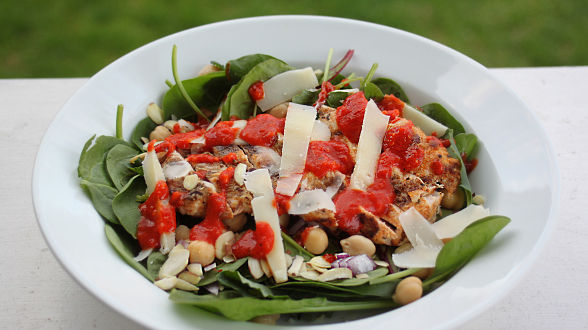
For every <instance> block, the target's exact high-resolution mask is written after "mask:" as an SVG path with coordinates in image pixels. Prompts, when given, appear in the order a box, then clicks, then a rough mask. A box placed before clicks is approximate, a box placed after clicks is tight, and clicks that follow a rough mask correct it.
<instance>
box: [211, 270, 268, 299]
mask: <svg viewBox="0 0 588 330" xmlns="http://www.w3.org/2000/svg"><path fill="white" fill-rule="evenodd" d="M218 282H219V283H220V284H222V285H224V286H225V287H230V288H233V290H235V291H237V292H239V293H240V294H241V295H242V296H244V297H257V298H268V297H273V296H274V293H273V292H272V290H271V289H270V288H269V287H267V286H265V285H263V284H261V283H257V282H254V281H252V280H250V279H247V278H245V277H243V276H242V275H241V274H239V272H237V271H230V270H224V271H223V272H221V273H219V274H218Z"/></svg>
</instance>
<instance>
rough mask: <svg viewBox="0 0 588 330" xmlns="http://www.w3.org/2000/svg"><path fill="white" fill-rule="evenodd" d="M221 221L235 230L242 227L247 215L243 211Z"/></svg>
mask: <svg viewBox="0 0 588 330" xmlns="http://www.w3.org/2000/svg"><path fill="white" fill-rule="evenodd" d="M223 223H224V224H225V225H226V226H227V228H228V229H229V230H231V231H234V232H237V231H240V230H241V229H243V226H245V224H246V223H247V215H245V213H239V214H237V215H235V216H234V217H232V218H231V219H223Z"/></svg>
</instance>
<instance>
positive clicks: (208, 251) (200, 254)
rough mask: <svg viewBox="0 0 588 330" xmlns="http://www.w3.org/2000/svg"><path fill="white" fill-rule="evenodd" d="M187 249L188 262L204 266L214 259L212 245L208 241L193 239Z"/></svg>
mask: <svg viewBox="0 0 588 330" xmlns="http://www.w3.org/2000/svg"><path fill="white" fill-rule="evenodd" d="M188 251H190V263H199V264H201V265H202V266H206V265H210V264H211V263H212V262H213V261H214V252H215V249H214V245H212V244H210V243H208V242H204V241H193V242H191V243H190V245H188Z"/></svg>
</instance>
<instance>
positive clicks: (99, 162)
mask: <svg viewBox="0 0 588 330" xmlns="http://www.w3.org/2000/svg"><path fill="white" fill-rule="evenodd" d="M93 140H94V138H93V137H92V138H90V140H88V142H86V145H85V147H86V146H87V148H85V149H84V150H83V151H82V154H81V156H80V162H79V164H78V176H79V177H80V178H82V179H84V180H87V181H90V182H92V183H99V184H103V185H107V186H111V185H112V181H111V180H110V176H109V175H108V173H107V171H106V166H105V162H104V160H105V158H106V154H107V153H108V151H109V150H110V149H111V148H112V147H114V146H115V145H117V144H126V145H128V143H127V142H125V141H124V140H120V139H117V138H115V137H113V136H106V135H102V136H99V137H98V138H96V140H94V144H93V145H92V146H90V145H91V142H92V141H93Z"/></svg>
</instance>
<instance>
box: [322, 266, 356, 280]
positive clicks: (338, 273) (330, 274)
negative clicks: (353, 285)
mask: <svg viewBox="0 0 588 330" xmlns="http://www.w3.org/2000/svg"><path fill="white" fill-rule="evenodd" d="M352 277H353V273H352V272H351V269H349V268H333V269H329V270H328V271H326V272H324V273H322V274H321V275H320V276H319V277H318V278H317V281H320V282H328V281H333V280H339V279H346V278H352Z"/></svg>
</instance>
